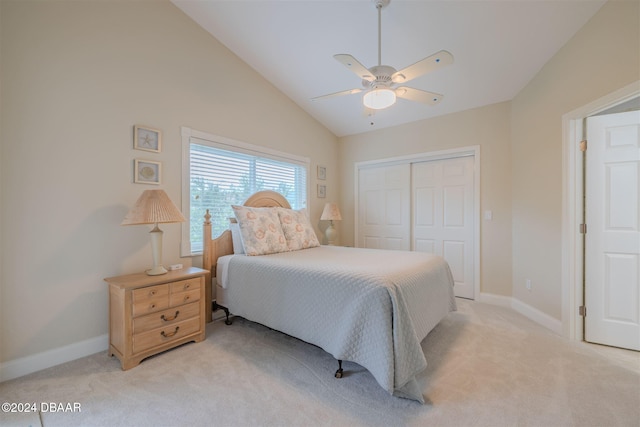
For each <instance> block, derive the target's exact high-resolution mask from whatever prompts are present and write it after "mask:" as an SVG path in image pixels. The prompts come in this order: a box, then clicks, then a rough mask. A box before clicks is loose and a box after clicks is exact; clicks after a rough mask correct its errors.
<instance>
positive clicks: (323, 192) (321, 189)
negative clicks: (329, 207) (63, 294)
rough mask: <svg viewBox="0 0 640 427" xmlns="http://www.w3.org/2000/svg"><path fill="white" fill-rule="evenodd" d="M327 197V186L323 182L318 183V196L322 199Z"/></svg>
mask: <svg viewBox="0 0 640 427" xmlns="http://www.w3.org/2000/svg"><path fill="white" fill-rule="evenodd" d="M325 197H327V186H326V185H324V184H318V198H319V199H324V198H325Z"/></svg>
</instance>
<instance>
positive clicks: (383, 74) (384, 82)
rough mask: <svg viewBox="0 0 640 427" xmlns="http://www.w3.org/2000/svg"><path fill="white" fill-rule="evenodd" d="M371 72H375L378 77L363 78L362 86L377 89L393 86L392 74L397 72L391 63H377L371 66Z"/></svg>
mask: <svg viewBox="0 0 640 427" xmlns="http://www.w3.org/2000/svg"><path fill="white" fill-rule="evenodd" d="M369 71H371V74H373V75H374V76H375V77H376V79H375V80H373V81H369V80H362V86H364V87H365V88H367V89H375V88H377V87H391V84H392V83H393V80H392V79H391V76H393V74H395V72H396V69H395V68H393V67H391V66H389V65H375V66H373V67H371V68H369Z"/></svg>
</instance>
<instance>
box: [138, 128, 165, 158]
mask: <svg viewBox="0 0 640 427" xmlns="http://www.w3.org/2000/svg"><path fill="white" fill-rule="evenodd" d="M133 148H135V149H136V150H143V151H151V152H152V153H159V152H160V151H162V132H161V131H159V130H158V129H153V128H150V127H147V126H140V125H135V126H134V127H133Z"/></svg>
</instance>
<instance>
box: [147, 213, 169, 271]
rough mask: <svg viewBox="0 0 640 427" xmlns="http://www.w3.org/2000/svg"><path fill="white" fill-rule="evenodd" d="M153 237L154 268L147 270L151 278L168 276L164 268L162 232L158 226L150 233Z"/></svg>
mask: <svg viewBox="0 0 640 427" xmlns="http://www.w3.org/2000/svg"><path fill="white" fill-rule="evenodd" d="M149 235H150V236H151V254H152V255H153V268H151V270H147V271H146V273H147V275H149V276H159V275H161V274H166V273H167V269H166V268H164V267H163V266H162V230H160V229H159V228H158V224H156V226H155V227H153V230H151V231H150V232H149Z"/></svg>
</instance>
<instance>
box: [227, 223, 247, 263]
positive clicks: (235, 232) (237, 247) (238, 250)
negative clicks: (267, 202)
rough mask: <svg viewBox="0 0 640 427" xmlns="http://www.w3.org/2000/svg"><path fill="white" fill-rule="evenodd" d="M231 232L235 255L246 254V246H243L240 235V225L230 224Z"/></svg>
mask: <svg viewBox="0 0 640 427" xmlns="http://www.w3.org/2000/svg"><path fill="white" fill-rule="evenodd" d="M229 229H230V230H231V241H232V242H233V253H234V254H236V255H243V254H244V246H243V245H242V235H241V234H240V224H238V223H237V222H235V221H234V222H232V223H230V224H229Z"/></svg>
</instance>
